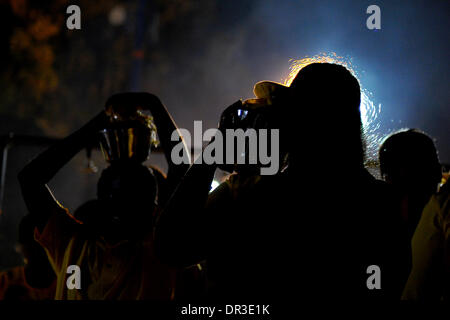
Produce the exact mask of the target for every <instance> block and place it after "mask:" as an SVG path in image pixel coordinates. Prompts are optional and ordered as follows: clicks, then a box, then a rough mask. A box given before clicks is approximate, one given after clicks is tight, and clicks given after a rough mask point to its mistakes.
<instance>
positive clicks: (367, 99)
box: [284, 52, 382, 160]
mask: <svg viewBox="0 0 450 320" xmlns="http://www.w3.org/2000/svg"><path fill="white" fill-rule="evenodd" d="M290 61H291V66H290V73H289V75H288V77H287V79H285V80H284V84H285V85H288V86H289V85H291V83H292V81H293V80H294V79H295V77H296V76H297V73H298V72H299V71H300V70H301V69H302V68H304V67H306V66H307V65H309V64H311V63H315V62H319V63H324V62H328V63H336V64H340V65H343V66H344V67H346V68H347V69H348V70H349V71H350V72H351V73H352V74H353V75H354V76H355V77H356V79H358V81H359V82H360V87H361V105H360V109H359V110H360V112H361V122H362V125H363V129H364V139H365V142H366V156H367V160H374V159H376V158H377V152H378V145H379V144H380V141H381V139H382V136H381V135H380V133H379V129H380V122H379V119H378V117H379V115H380V112H381V104H379V105H378V106H376V105H374V103H373V102H372V99H371V97H372V94H371V92H370V91H368V90H367V89H365V88H364V87H363V86H362V84H361V81H360V80H359V77H358V72H357V70H356V68H355V67H354V66H353V65H352V61H351V58H344V57H340V56H338V55H337V54H336V53H334V52H331V53H320V54H317V55H315V56H313V57H306V58H303V59H300V60H294V59H291V60H290Z"/></svg>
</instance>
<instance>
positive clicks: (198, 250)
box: [155, 163, 216, 266]
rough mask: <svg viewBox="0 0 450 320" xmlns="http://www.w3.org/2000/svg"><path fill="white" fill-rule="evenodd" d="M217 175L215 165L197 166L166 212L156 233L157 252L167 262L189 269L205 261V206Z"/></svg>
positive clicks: (192, 169)
mask: <svg viewBox="0 0 450 320" xmlns="http://www.w3.org/2000/svg"><path fill="white" fill-rule="evenodd" d="M215 171H216V166H215V165H206V164H199V163H195V164H193V165H192V166H191V168H190V169H189V170H188V172H187V173H186V175H185V176H184V177H183V178H182V180H181V183H180V184H179V185H178V187H177V188H176V190H175V192H174V193H173V195H172V197H171V198H170V200H169V202H168V203H167V205H166V207H165V208H164V210H163V212H162V214H161V216H160V218H159V220H158V223H157V226H156V231H155V248H156V251H157V254H158V255H159V257H160V258H161V259H162V260H163V261H165V262H167V263H170V264H172V265H177V266H185V265H190V264H193V263H196V262H198V261H200V260H202V259H203V258H204V257H205V256H204V255H205V250H206V245H207V232H208V216H207V213H206V211H205V204H206V201H207V199H208V193H209V190H210V188H211V182H212V180H213V178H214V173H215Z"/></svg>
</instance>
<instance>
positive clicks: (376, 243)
mask: <svg viewBox="0 0 450 320" xmlns="http://www.w3.org/2000/svg"><path fill="white" fill-rule="evenodd" d="M254 91H255V94H256V96H257V98H260V99H266V100H267V103H268V105H269V106H268V107H267V108H268V109H266V111H267V110H271V111H270V117H269V119H270V124H269V125H268V127H269V128H279V129H280V137H281V138H280V139H281V140H280V149H281V150H284V151H286V152H287V154H288V156H287V167H286V166H280V170H279V171H278V173H277V174H275V175H267V176H259V177H255V179H254V181H252V183H246V184H245V183H244V184H240V183H235V181H233V180H232V179H231V180H229V181H227V182H225V183H223V184H222V185H220V186H219V187H218V188H216V189H215V190H214V192H212V193H211V194H210V195H209V196H208V191H209V187H210V183H211V180H212V177H213V175H214V171H215V169H216V166H215V165H206V164H199V163H195V164H194V165H193V166H192V167H191V168H190V170H189V171H188V173H187V174H186V176H185V177H184V179H183V181H182V183H181V184H180V185H179V186H178V188H177V190H176V192H175V194H174V195H173V197H172V198H171V200H170V201H169V204H168V206H167V207H166V208H165V210H164V212H163V214H162V215H161V218H160V221H159V224H158V225H157V231H156V245H157V250H158V252H159V254H160V255H161V257H162V258H164V260H165V261H168V262H170V263H172V264H175V265H188V264H192V263H195V262H196V261H199V260H200V259H206V260H207V265H208V279H209V281H210V297H211V299H216V300H224V301H230V300H233V299H239V298H254V299H257V298H263V299H265V300H264V301H270V299H284V298H287V299H289V298H291V299H292V298H296V297H298V296H302V297H305V298H306V299H308V298H309V299H333V300H335V299H347V298H365V297H368V296H382V297H384V296H389V297H391V296H392V290H391V288H390V285H389V281H385V282H383V283H384V285H383V286H382V289H381V290H369V289H368V288H367V285H366V280H367V278H368V277H369V275H368V274H367V273H366V270H367V267H369V266H370V265H378V266H379V267H380V268H381V270H382V272H384V275H385V276H386V279H390V278H391V276H390V275H389V274H391V273H392V271H391V266H390V265H389V258H388V256H390V252H389V251H387V250H385V249H386V247H387V246H386V240H385V239H383V238H388V237H389V234H388V233H389V232H390V231H389V232H388V230H386V228H385V227H384V226H385V224H384V218H383V214H384V213H385V211H386V210H385V208H383V207H382V206H381V205H379V203H378V202H379V199H380V197H382V193H383V192H384V191H383V188H381V187H380V185H379V183H377V182H376V181H375V179H374V178H373V177H372V176H371V175H370V174H369V173H368V172H367V171H366V170H365V169H364V148H363V145H364V144H363V141H362V137H361V131H362V129H361V119H360V110H359V105H360V87H359V83H358V80H357V79H356V78H355V77H354V76H353V75H352V74H351V73H350V72H349V71H348V70H347V69H346V68H345V67H343V66H340V65H335V64H328V63H314V64H311V65H308V66H306V67H304V68H303V69H301V70H300V72H299V73H298V75H297V76H296V78H295V79H294V81H293V82H292V84H291V86H290V87H285V86H282V85H280V84H276V83H272V82H262V83H258V84H256V86H255V90H254ZM220 129H221V130H224V129H226V128H220ZM387 275H389V276H387ZM382 277H383V275H382ZM397 294H398V296H399V295H400V294H399V293H397ZM267 299H269V300H267Z"/></svg>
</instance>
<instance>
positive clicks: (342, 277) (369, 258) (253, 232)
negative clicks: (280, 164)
mask: <svg viewBox="0 0 450 320" xmlns="http://www.w3.org/2000/svg"><path fill="white" fill-rule="evenodd" d="M385 192H386V189H385V186H384V184H383V183H382V182H380V181H376V180H375V179H374V178H373V177H372V176H371V175H370V174H369V173H368V172H367V171H365V170H361V171H359V172H358V174H357V175H353V176H352V177H351V178H350V179H349V180H347V181H336V180H333V179H330V180H329V181H320V182H318V183H317V184H316V185H315V186H308V189H307V188H306V186H303V185H302V181H301V179H298V180H294V179H293V178H292V175H289V174H288V173H287V172H285V173H281V174H279V175H275V176H253V177H239V176H232V177H231V179H230V180H229V181H227V182H225V183H223V184H222V185H221V186H219V187H218V188H217V189H216V190H215V191H214V192H213V193H212V194H210V196H209V199H208V202H207V206H206V212H205V219H204V223H205V224H203V225H202V224H199V225H198V226H201V228H200V229H198V230H197V232H200V233H202V232H204V236H205V241H203V242H202V244H201V246H202V247H203V248H202V250H203V252H204V256H205V258H206V260H207V266H208V268H207V270H208V280H209V281H210V284H211V288H210V295H211V297H212V298H213V299H218V300H221V299H230V298H233V299H239V298H255V299H257V298H267V299H274V298H276V299H284V298H287V299H289V298H292V297H294V296H298V294H299V292H302V293H303V294H305V295H306V296H309V298H312V299H333V300H335V299H341V298H357V299H359V298H367V297H382V298H386V297H391V298H397V299H398V298H399V297H400V294H401V288H399V287H400V286H401V285H399V284H397V283H396V281H397V280H396V279H397V275H398V272H399V271H398V270H397V269H398V266H396V262H395V261H394V260H393V259H395V257H396V256H397V255H398V250H399V246H398V245H397V244H396V243H395V241H394V242H393V241H392V239H394V233H395V225H394V224H392V225H390V224H389V211H388V210H387V208H386V207H385V206H384V205H383V204H380V202H381V199H383V198H384V197H385V194H384V193H385ZM370 265H378V266H379V267H380V269H381V273H382V274H381V279H382V287H381V288H382V289H381V290H368V288H367V286H366V280H367V278H368V277H369V276H370V275H369V274H367V272H366V270H367V267H368V266H370Z"/></svg>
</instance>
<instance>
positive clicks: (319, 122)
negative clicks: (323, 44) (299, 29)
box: [254, 63, 364, 168]
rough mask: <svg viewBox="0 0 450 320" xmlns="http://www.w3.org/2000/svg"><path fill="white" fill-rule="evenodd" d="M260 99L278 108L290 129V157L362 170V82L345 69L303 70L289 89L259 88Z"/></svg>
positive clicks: (286, 131)
mask: <svg viewBox="0 0 450 320" xmlns="http://www.w3.org/2000/svg"><path fill="white" fill-rule="evenodd" d="M254 91H255V94H256V96H257V97H267V96H268V95H269V96H270V98H271V99H272V100H273V103H274V105H277V110H278V111H277V113H278V117H280V122H281V123H283V124H284V129H283V128H282V138H283V139H285V140H286V141H288V142H289V143H288V145H290V146H291V147H290V148H291V149H290V153H291V154H296V155H297V157H310V158H311V162H314V163H319V162H321V163H331V164H335V165H336V164H337V166H339V167H342V166H346V167H350V168H358V167H362V166H363V160H364V147H363V140H362V123H361V114H360V102H361V92H360V86H359V82H358V80H357V79H356V78H355V76H353V75H352V73H351V72H350V71H349V70H348V69H347V68H345V67H344V66H342V65H338V64H332V63H312V64H309V65H307V66H305V67H304V68H302V69H301V70H300V71H299V72H298V74H297V76H296V77H295V79H294V80H293V82H292V83H291V85H290V86H289V87H286V86H281V85H279V84H275V85H274V83H271V82H261V83H258V84H256V86H255V90H254Z"/></svg>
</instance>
